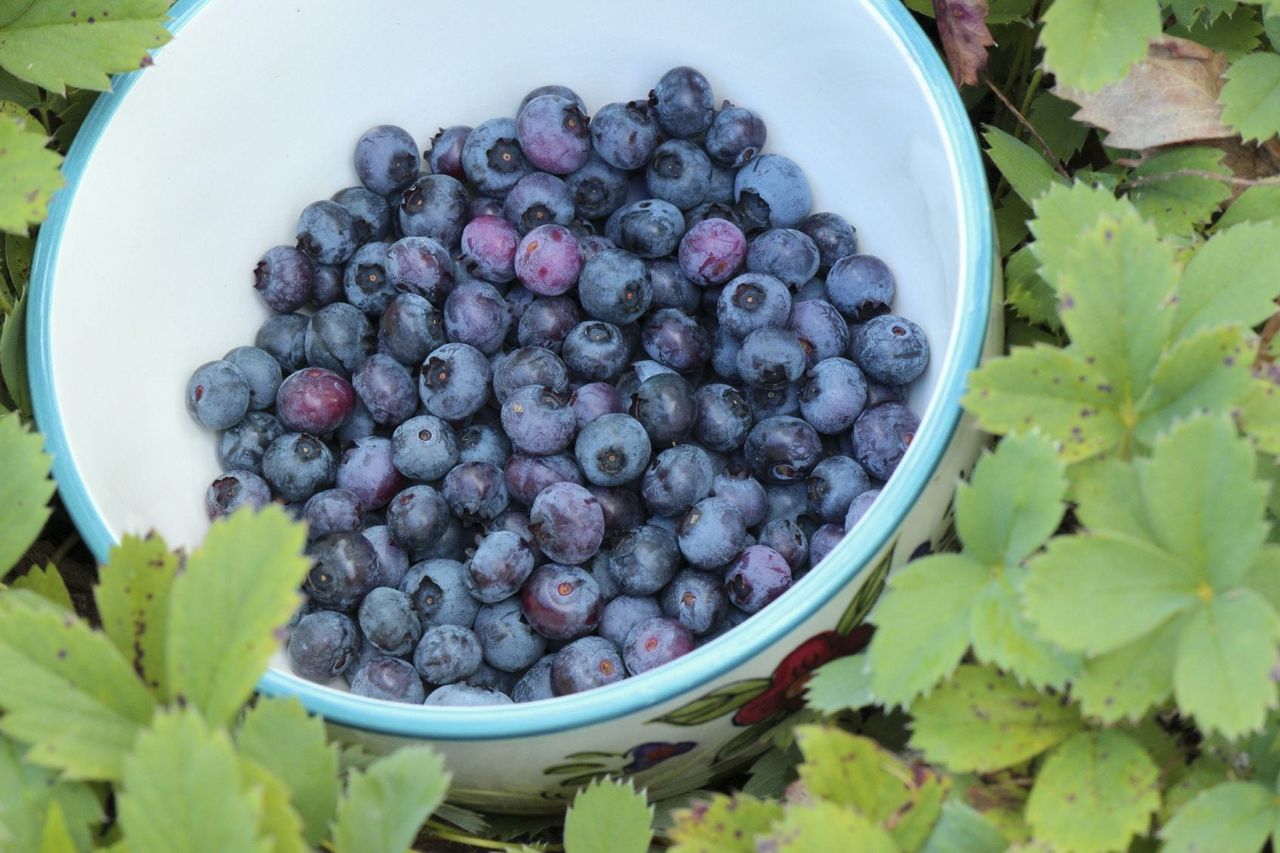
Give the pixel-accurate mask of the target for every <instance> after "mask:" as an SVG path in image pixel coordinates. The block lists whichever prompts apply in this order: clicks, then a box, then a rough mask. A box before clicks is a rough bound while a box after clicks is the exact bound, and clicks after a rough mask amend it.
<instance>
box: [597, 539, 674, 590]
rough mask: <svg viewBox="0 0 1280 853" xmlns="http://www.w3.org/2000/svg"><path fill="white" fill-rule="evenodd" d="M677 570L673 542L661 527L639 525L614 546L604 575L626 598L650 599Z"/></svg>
mask: <svg viewBox="0 0 1280 853" xmlns="http://www.w3.org/2000/svg"><path fill="white" fill-rule="evenodd" d="M679 567H680V548H679V546H678V545H677V544H676V538H675V536H673V535H672V534H671V533H669V532H668V531H666V530H663V529H662V528H661V527H655V526H653V525H651V524H642V525H640V526H638V527H636V528H635V529H633V530H631V531H629V532H628V533H625V534H623V535H622V536H621V537H620V538H619V539H618V540H617V542H615V543H614V548H613V552H612V553H611V554H610V556H609V564H608V572H609V574H610V575H611V576H612V578H613V580H614V583H615V584H616V585H617V587H618V589H619V590H621V592H622V593H624V594H626V595H652V594H653V593H655V592H657V591H658V590H660V589H662V588H663V587H664V586H666V585H667V584H668V583H669V582H670V581H671V578H672V577H674V576H675V573H676V569H678V568H679Z"/></svg>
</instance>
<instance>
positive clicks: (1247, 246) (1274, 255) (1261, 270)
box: [1173, 188, 1280, 335]
mask: <svg viewBox="0 0 1280 853" xmlns="http://www.w3.org/2000/svg"><path fill="white" fill-rule="evenodd" d="M1277 189H1280V188H1277ZM1237 203H1238V202H1237ZM1277 205H1278V206H1280V198H1277ZM1278 215H1280V214H1278ZM1277 268H1280V220H1274V221H1271V222H1246V223H1243V224H1241V225H1237V226H1236V227H1234V228H1229V229H1227V230H1225V231H1219V232H1217V233H1216V234H1214V236H1213V237H1212V238H1211V239H1210V240H1209V241H1208V242H1207V243H1205V244H1204V245H1202V246H1201V247H1200V248H1199V249H1197V250H1196V252H1195V254H1194V255H1192V256H1191V260H1190V262H1189V263H1188V264H1187V268H1186V271H1185V272H1184V273H1183V275H1182V283H1181V284H1179V285H1178V309H1177V312H1176V314H1175V315H1174V321H1173V322H1174V332H1175V334H1179V335H1185V334H1187V333H1189V332H1192V331H1195V330H1197V329H1203V328H1206V327H1209V326H1216V325H1218V324H1220V323H1241V324H1243V325H1245V326H1254V325H1257V324H1258V323H1261V322H1262V321H1263V320H1265V319H1267V317H1270V316H1271V314H1272V313H1273V312H1274V311H1275V310H1276V304H1275V301H1274V300H1275V298H1276V296H1277V295H1280V284H1277V282H1276V279H1275V270H1276V269H1277Z"/></svg>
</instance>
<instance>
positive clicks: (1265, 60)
mask: <svg viewBox="0 0 1280 853" xmlns="http://www.w3.org/2000/svg"><path fill="white" fill-rule="evenodd" d="M1226 78H1227V84H1226V85H1225V86H1223V87H1222V94H1221V95H1220V96H1219V98H1220V100H1221V101H1222V120H1223V121H1225V122H1226V123H1227V124H1229V125H1230V126H1231V127H1234V128H1235V129H1236V130H1238V131H1240V135H1241V136H1242V137H1243V138H1244V141H1245V142H1254V141H1256V142H1265V141H1266V140H1268V139H1270V138H1271V137H1273V136H1275V135H1276V134H1277V133H1280V54H1275V53H1269V52H1266V51H1259V52H1257V53H1251V54H1249V55H1248V56H1245V57H1242V58H1241V59H1238V60H1236V61H1235V62H1233V63H1231V67H1230V68H1228V69H1227V73H1226Z"/></svg>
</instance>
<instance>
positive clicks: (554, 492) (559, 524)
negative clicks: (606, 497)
mask: <svg viewBox="0 0 1280 853" xmlns="http://www.w3.org/2000/svg"><path fill="white" fill-rule="evenodd" d="M529 529H530V530H532V531H533V535H534V538H535V539H536V540H537V542H538V548H539V550H541V551H542V553H544V554H546V555H547V557H548V558H549V559H551V560H554V561H556V562H557V563H565V564H567V565H577V564H579V563H585V562H586V561H587V560H589V559H591V557H592V555H593V554H595V553H596V551H598V550H599V549H600V543H601V542H602V541H603V540H604V511H603V510H601V508H600V502H599V501H597V500H596V499H595V496H594V495H592V494H591V493H590V492H588V491H587V490H586V489H584V488H583V487H582V486H579V485H576V484H574V483H567V482H560V483H553V484H552V485H550V486H547V487H546V488H545V489H543V490H542V491H541V492H540V493H539V494H538V496H537V497H536V498H534V501H533V505H532V506H531V507H530V508H529Z"/></svg>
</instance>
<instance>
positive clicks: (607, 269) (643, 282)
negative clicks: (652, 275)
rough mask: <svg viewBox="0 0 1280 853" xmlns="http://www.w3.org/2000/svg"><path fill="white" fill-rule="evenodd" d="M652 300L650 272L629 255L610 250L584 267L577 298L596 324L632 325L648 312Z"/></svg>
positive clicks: (640, 262)
mask: <svg viewBox="0 0 1280 853" xmlns="http://www.w3.org/2000/svg"><path fill="white" fill-rule="evenodd" d="M652 297H653V290H652V288H651V287H650V285H649V271H648V269H646V267H645V265H644V262H643V261H641V260H640V259H639V258H637V257H636V256H635V255H633V254H631V253H630V252H625V251H623V250H621V249H610V250H607V251H604V252H601V253H600V254H598V255H596V256H595V257H593V258H592V259H591V260H589V261H587V262H586V263H585V264H583V266H582V273H581V275H580V277H579V280H578V298H579V300H580V301H581V302H582V308H583V310H584V311H586V312H587V314H588V316H591V317H594V318H596V319H597V320H603V321H605V322H608V323H613V324H615V325H622V324H625V323H630V322H631V321H633V320H636V319H638V318H639V317H640V316H641V315H642V314H644V312H645V311H647V310H648V309H649V303H650V300H651V299H652Z"/></svg>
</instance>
